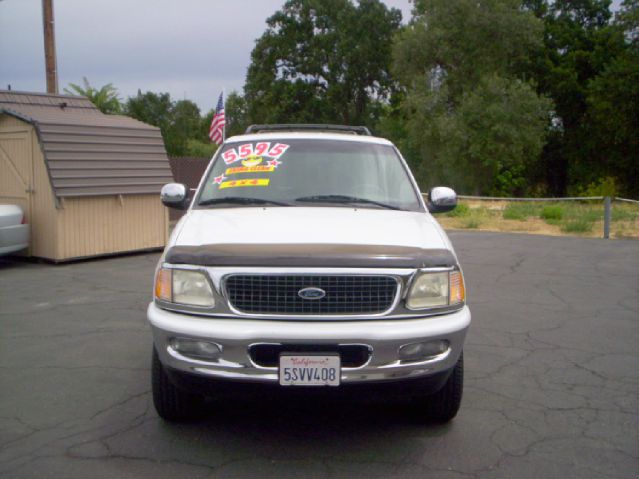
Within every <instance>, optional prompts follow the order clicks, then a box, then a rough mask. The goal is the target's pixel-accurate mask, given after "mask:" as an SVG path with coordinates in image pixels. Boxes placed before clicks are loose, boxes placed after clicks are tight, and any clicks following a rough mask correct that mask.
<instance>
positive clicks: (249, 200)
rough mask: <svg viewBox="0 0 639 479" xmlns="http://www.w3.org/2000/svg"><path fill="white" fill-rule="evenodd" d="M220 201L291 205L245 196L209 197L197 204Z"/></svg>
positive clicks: (215, 203)
mask: <svg viewBox="0 0 639 479" xmlns="http://www.w3.org/2000/svg"><path fill="white" fill-rule="evenodd" d="M222 203H231V204H236V205H276V206H291V204H290V203H285V202H283V201H275V200H266V199H263V198H249V197H245V196H226V197H224V198H209V199H208V200H202V201H200V202H199V203H198V206H207V205H217V204H222Z"/></svg>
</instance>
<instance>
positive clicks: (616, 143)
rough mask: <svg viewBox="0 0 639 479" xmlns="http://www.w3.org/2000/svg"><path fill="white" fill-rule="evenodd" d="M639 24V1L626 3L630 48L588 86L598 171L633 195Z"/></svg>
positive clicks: (622, 22) (623, 20) (638, 159)
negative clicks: (613, 179) (614, 180)
mask: <svg viewBox="0 0 639 479" xmlns="http://www.w3.org/2000/svg"><path fill="white" fill-rule="evenodd" d="M638 25H639V2H638V1H637V0H631V1H626V2H624V3H623V5H622V10H621V12H620V14H619V16H618V18H617V21H616V27H617V28H619V31H620V33H621V34H622V35H623V38H624V39H625V41H626V42H627V44H626V49H625V51H623V52H622V53H620V54H619V55H617V56H616V57H615V58H614V59H613V60H612V61H611V62H610V64H609V65H608V66H607V67H606V69H605V70H604V71H603V72H601V73H600V74H599V75H598V76H597V77H596V78H594V79H593V80H592V81H591V82H590V83H589V85H588V111H589V119H590V121H591V123H590V124H591V125H592V133H593V136H594V138H595V141H594V142H593V143H594V146H595V147H594V148H592V151H591V155H592V157H593V158H594V161H595V162H596V164H597V169H596V173H598V176H599V178H605V177H614V178H615V179H616V183H617V184H618V185H619V187H620V193H621V194H624V195H628V196H632V197H639V36H638V35H637V33H638Z"/></svg>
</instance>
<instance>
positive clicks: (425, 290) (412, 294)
mask: <svg viewBox="0 0 639 479" xmlns="http://www.w3.org/2000/svg"><path fill="white" fill-rule="evenodd" d="M465 299H466V291H465V287H464V277H463V276H462V274H461V271H442V272H437V273H428V272H425V273H422V274H420V275H419V276H417V277H416V278H415V280H414V281H413V284H412V286H411V288H410V291H409V293H408V296H407V298H406V306H407V307H408V308H409V309H427V308H437V307H443V306H454V305H456V304H461V303H463V302H464V300H465Z"/></svg>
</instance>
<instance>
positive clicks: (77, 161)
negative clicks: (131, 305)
mask: <svg viewBox="0 0 639 479" xmlns="http://www.w3.org/2000/svg"><path fill="white" fill-rule="evenodd" d="M171 181H173V178H172V175H171V168H170V165H169V161H168V158H167V156H166V150H165V149H164V143H163V141H162V136H161V134H160V130H159V129H158V128H156V127H153V126H150V125H147V124H146V123H142V122H140V121H137V120H134V119H132V118H128V117H125V116H119V115H105V114H103V113H102V112H100V111H99V110H98V109H97V108H95V106H94V105H93V104H92V103H91V102H90V101H89V100H88V99H87V98H84V97H80V96H70V95H69V96H67V95H46V94H38V93H23V92H14V91H6V90H0V203H14V204H19V205H20V206H22V208H23V209H24V211H25V212H26V218H27V221H28V223H29V224H30V225H31V245H30V247H29V250H28V252H27V254H29V255H30V256H36V257H40V258H46V259H49V260H53V261H65V260H70V259H76V258H86V257H91V256H98V255H105V254H112V253H121V252H127V251H136V250H146V249H153V248H159V247H162V246H164V244H165V242H166V240H167V235H168V215H167V211H166V208H165V207H164V206H163V205H162V203H161V202H160V198H159V192H160V189H161V187H162V185H163V184H165V183H169V182H171Z"/></svg>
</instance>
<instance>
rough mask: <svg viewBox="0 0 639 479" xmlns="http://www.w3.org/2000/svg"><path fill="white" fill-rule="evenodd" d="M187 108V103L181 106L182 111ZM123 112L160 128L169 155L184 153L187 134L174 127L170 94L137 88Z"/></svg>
mask: <svg viewBox="0 0 639 479" xmlns="http://www.w3.org/2000/svg"><path fill="white" fill-rule="evenodd" d="M196 108H197V107H196ZM188 109H189V106H188V105H187V104H185V105H184V106H183V107H182V110H184V111H186V110H188ZM125 112H126V114H127V115H129V116H131V117H133V118H136V119H137V120H140V121H143V122H145V123H148V124H150V125H154V126H157V127H158V128H160V131H161V133H162V138H163V139H164V146H165V147H166V151H167V153H168V154H169V155H172V156H183V155H184V154H185V152H186V145H187V139H188V136H187V135H184V134H183V131H180V128H176V127H175V105H174V103H173V102H172V101H171V95H169V94H168V93H153V92H150V91H149V92H145V93H142V92H141V91H140V90H138V94H137V95H136V96H134V97H129V98H128V100H127V102H126V105H125ZM198 114H199V110H198Z"/></svg>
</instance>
